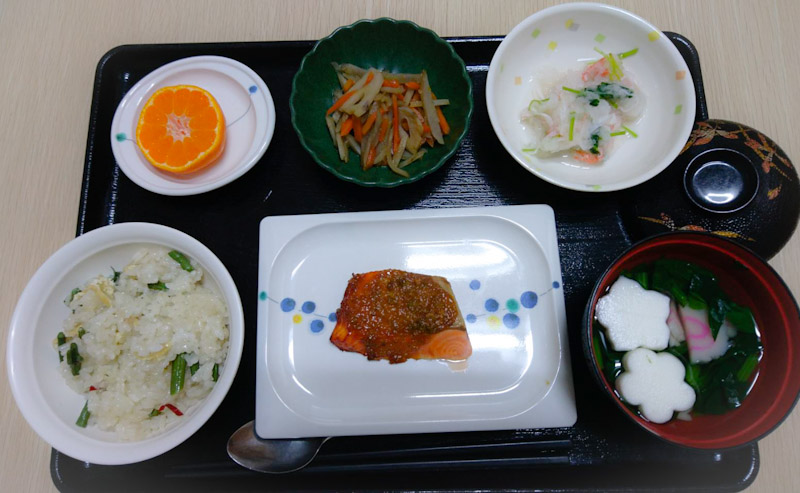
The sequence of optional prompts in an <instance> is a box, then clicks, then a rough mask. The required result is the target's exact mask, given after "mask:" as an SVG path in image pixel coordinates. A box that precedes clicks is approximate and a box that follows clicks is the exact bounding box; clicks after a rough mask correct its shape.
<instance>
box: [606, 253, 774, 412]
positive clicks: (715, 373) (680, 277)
mask: <svg viewBox="0 0 800 493" xmlns="http://www.w3.org/2000/svg"><path fill="white" fill-rule="evenodd" d="M622 275H623V276H625V277H627V278H629V279H633V280H635V281H636V282H638V283H639V284H640V285H641V287H642V288H644V289H646V290H651V291H657V292H660V293H663V294H665V295H667V296H669V298H670V300H671V301H670V315H669V318H668V319H667V320H666V325H667V326H668V327H669V328H668V330H669V331H670V332H671V334H670V338H669V340H670V343H669V346H668V347H667V348H664V349H662V350H661V352H667V353H670V354H671V355H673V356H675V357H676V358H678V359H679V360H680V361H681V362H682V363H683V365H684V366H685V368H686V375H685V381H686V383H688V384H689V385H690V386H691V387H692V388H693V389H694V390H695V392H696V396H697V398H696V401H695V403H694V406H693V408H692V410H691V412H692V413H695V414H723V413H725V412H727V411H729V410H731V409H735V408H737V407H739V406H741V404H742V402H743V401H744V399H745V398H746V397H747V395H748V393H749V392H750V390H751V389H752V387H753V384H754V382H755V380H756V378H757V375H758V364H759V361H760V359H761V355H762V352H763V347H762V344H761V338H760V334H759V331H758V327H757V325H756V322H755V319H754V317H753V314H752V311H751V310H750V309H749V308H748V307H746V306H743V305H740V304H738V303H736V302H734V301H733V300H732V299H731V297H730V296H729V295H728V293H726V291H725V290H724V289H723V287H722V286H721V285H720V282H719V279H718V278H717V276H716V275H715V274H714V273H713V272H711V271H709V270H708V269H705V268H703V267H700V266H698V265H696V264H693V263H691V262H686V261H683V260H677V259H666V258H664V259H659V260H656V261H654V262H651V263H647V264H643V265H640V266H637V267H636V268H634V269H632V270H630V271H626V272H623V274H622ZM631 302H633V300H632V301H631ZM598 325H600V326H602V325H601V324H599V322H598ZM605 330H607V329H606V328H605V327H604V330H596V331H594V335H593V337H594V339H593V345H594V351H595V355H596V359H597V362H598V365H599V366H600V368H601V369H602V372H603V373H604V375H605V377H606V379H607V380H608V381H610V382H614V381H616V379H617V378H618V377H619V376H620V374H621V373H622V372H623V370H624V369H623V365H622V361H623V357H624V356H625V354H626V353H625V352H624V351H615V350H614V349H613V348H612V346H611V344H610V343H609V341H608V339H607V336H606V334H605ZM621 397H622V398H623V401H624V396H621Z"/></svg>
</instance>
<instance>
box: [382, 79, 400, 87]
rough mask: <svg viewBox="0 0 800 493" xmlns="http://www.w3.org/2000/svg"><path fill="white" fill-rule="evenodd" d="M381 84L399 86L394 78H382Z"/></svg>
mask: <svg viewBox="0 0 800 493" xmlns="http://www.w3.org/2000/svg"><path fill="white" fill-rule="evenodd" d="M381 86H383V87H400V83H399V82H397V81H396V80H392V79H384V80H383V84H381Z"/></svg>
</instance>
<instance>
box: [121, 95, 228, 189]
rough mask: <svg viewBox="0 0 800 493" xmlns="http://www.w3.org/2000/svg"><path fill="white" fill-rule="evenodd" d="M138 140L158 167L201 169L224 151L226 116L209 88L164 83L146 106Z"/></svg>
mask: <svg viewBox="0 0 800 493" xmlns="http://www.w3.org/2000/svg"><path fill="white" fill-rule="evenodd" d="M136 144H137V145H138V146H139V149H140V150H141V151H142V153H143V154H144V156H145V158H147V160H148V161H149V162H150V163H151V164H152V165H153V166H155V167H156V168H158V169H161V170H164V171H169V172H171V173H178V174H183V173H191V172H194V171H198V170H201V169H203V168H205V167H206V166H209V165H210V164H212V163H213V162H214V161H215V160H216V159H217V158H219V156H220V155H221V154H222V149H223V147H224V145H225V117H224V116H223V115H222V110H221V109H220V107H219V104H217V101H216V100H215V99H214V96H212V95H211V94H210V93H209V92H208V91H206V90H205V89H201V88H199V87H196V86H169V87H163V88H161V89H159V90H158V91H156V92H155V93H153V95H152V96H150V99H148V100H147V102H146V103H145V105H144V108H142V112H141V114H140V115H139V123H138V124H137V125H136Z"/></svg>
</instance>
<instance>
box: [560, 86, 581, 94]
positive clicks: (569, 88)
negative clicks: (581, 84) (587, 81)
mask: <svg viewBox="0 0 800 493" xmlns="http://www.w3.org/2000/svg"><path fill="white" fill-rule="evenodd" d="M561 89H563V90H565V91H567V92H571V93H573V94H583V91H579V90H578V89H572V88H571V87H567V86H561Z"/></svg>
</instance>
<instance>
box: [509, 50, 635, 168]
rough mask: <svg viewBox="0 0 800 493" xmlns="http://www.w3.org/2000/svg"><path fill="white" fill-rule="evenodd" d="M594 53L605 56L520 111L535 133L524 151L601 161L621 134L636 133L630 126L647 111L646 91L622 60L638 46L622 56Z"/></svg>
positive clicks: (567, 77)
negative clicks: (625, 69)
mask: <svg viewBox="0 0 800 493" xmlns="http://www.w3.org/2000/svg"><path fill="white" fill-rule="evenodd" d="M596 51H598V52H599V53H600V54H602V55H603V56H602V58H600V59H599V60H596V61H594V62H592V63H590V64H589V65H587V66H585V67H583V68H581V69H579V70H573V71H570V72H567V73H566V74H565V75H564V76H563V77H561V78H560V79H558V80H557V81H556V83H555V84H554V85H553V86H552V87H549V88H548V89H547V90H546V91H545V95H544V97H543V98H541V99H533V100H531V101H530V103H529V104H528V107H527V108H526V109H525V110H524V111H523V112H522V116H521V120H522V122H523V123H525V124H526V125H527V126H528V127H529V128H530V131H531V133H532V139H531V143H530V145H529V146H528V147H527V148H525V149H523V152H530V153H533V154H535V155H537V156H540V157H552V156H564V157H571V158H573V159H576V160H578V161H580V162H583V163H586V164H598V163H600V162H602V161H603V160H604V159H605V158H606V157H607V156H608V154H609V152H610V151H611V150H612V148H613V147H614V145H615V144H616V142H617V141H619V140H620V138H625V136H628V137H630V138H636V137H638V135H637V133H636V132H635V130H634V129H633V128H631V127H632V126H633V125H634V124H635V123H636V121H637V120H638V119H639V118H640V117H641V115H642V113H643V111H644V104H645V101H644V95H642V93H641V91H640V89H639V87H638V86H637V85H636V83H635V82H634V81H633V80H632V78H631V76H630V75H629V74H626V73H624V72H623V70H622V62H621V60H622V59H623V58H627V57H629V56H632V55H634V54H636V52H637V51H638V50H637V49H633V50H631V51H628V52H625V53H621V54H619V55H614V54H611V53H604V52H602V51H600V50H597V49H596Z"/></svg>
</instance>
